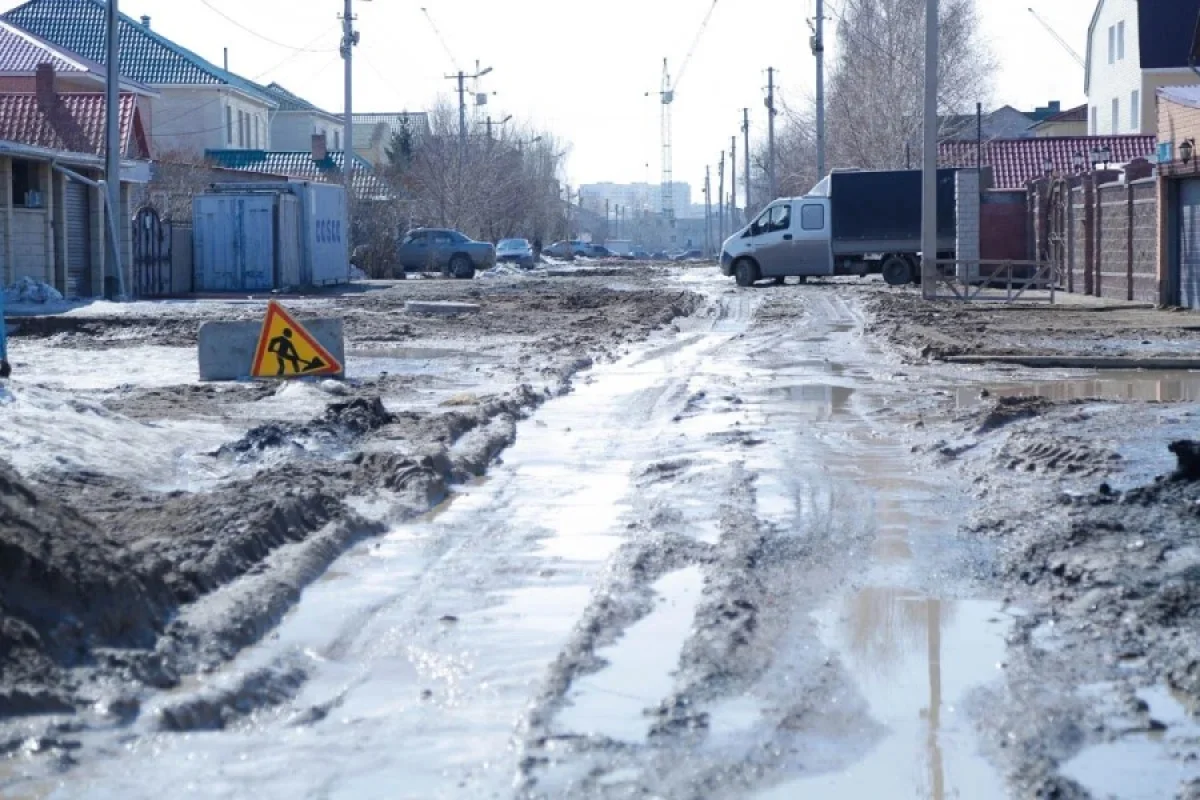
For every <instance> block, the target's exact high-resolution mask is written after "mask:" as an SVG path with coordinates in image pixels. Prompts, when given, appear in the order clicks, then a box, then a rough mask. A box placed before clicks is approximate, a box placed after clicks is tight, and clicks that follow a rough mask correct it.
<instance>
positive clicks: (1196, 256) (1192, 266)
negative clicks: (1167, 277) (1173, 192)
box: [1177, 179, 1200, 310]
mask: <svg viewBox="0 0 1200 800" xmlns="http://www.w3.org/2000/svg"><path fill="white" fill-rule="evenodd" d="M1177 285H1178V286H1179V305H1181V306H1183V307H1184V308H1194V309H1197V310H1200V180H1197V179H1192V180H1187V181H1183V182H1182V183H1181V184H1180V186H1179V273H1178V283H1177Z"/></svg>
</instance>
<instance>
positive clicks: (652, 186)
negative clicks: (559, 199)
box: [579, 182, 692, 217]
mask: <svg viewBox="0 0 1200 800" xmlns="http://www.w3.org/2000/svg"><path fill="white" fill-rule="evenodd" d="M671 186H672V189H671V201H672V204H673V206H674V208H675V216H676V217H681V216H686V215H687V214H689V213H690V212H691V208H692V187H691V184H688V183H683V182H676V183H673V184H671ZM606 201H607V202H608V207H609V209H610V210H613V209H615V208H616V207H617V206H620V207H621V208H623V209H627V211H626V212H625V213H626V214H627V215H628V214H632V213H634V212H638V211H650V212H653V213H658V212H660V211H662V185H661V184H657V183H585V184H583V185H582V186H580V187H579V202H580V205H582V206H583V207H584V208H586V209H587V210H589V211H596V212H599V213H600V214H603V213H604V204H605V202H606Z"/></svg>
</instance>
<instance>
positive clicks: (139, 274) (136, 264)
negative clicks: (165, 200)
mask: <svg viewBox="0 0 1200 800" xmlns="http://www.w3.org/2000/svg"><path fill="white" fill-rule="evenodd" d="M133 283H134V291H135V292H136V293H137V296H138V297H161V296H163V295H167V294H170V293H171V225H170V223H164V222H163V221H162V218H161V217H159V216H158V211H156V210H155V209H154V207H153V206H142V207H141V208H139V209H138V211H137V213H136V214H135V215H134V217H133Z"/></svg>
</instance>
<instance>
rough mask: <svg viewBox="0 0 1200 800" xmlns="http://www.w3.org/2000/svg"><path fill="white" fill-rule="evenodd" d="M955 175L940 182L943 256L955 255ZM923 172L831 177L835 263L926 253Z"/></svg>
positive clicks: (941, 175) (941, 173) (948, 172)
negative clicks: (923, 238)
mask: <svg viewBox="0 0 1200 800" xmlns="http://www.w3.org/2000/svg"><path fill="white" fill-rule="evenodd" d="M955 172H956V170H953V169H939V170H938V176H937V210H938V215H937V216H938V220H937V237H938V250H939V251H952V250H954V237H955V202H954V173H955ZM921 180H922V175H921V171H920V170H881V171H847V172H832V173H830V175H829V187H830V188H829V203H830V223H831V225H830V236H831V239H832V245H833V256H834V260H835V261H839V260H842V259H845V258H854V259H858V258H862V257H864V256H868V255H878V254H884V253H916V252H918V251H919V250H920V249H921V194H922V189H921Z"/></svg>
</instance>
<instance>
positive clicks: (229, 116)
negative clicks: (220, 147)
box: [225, 106, 233, 147]
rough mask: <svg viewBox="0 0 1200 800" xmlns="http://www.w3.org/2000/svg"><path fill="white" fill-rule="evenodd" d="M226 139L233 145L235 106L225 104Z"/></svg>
mask: <svg viewBox="0 0 1200 800" xmlns="http://www.w3.org/2000/svg"><path fill="white" fill-rule="evenodd" d="M225 139H226V142H227V143H228V145H229V146H230V147H233V106H225Z"/></svg>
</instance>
